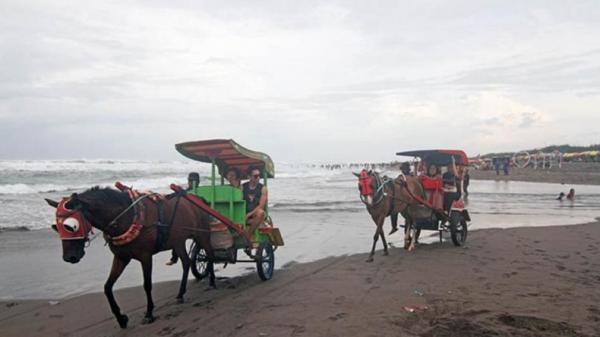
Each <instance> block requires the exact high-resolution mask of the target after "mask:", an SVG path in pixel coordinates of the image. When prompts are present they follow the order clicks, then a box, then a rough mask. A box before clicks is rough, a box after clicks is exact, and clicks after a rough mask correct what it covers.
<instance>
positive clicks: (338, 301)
mask: <svg viewBox="0 0 600 337" xmlns="http://www.w3.org/2000/svg"><path fill="white" fill-rule="evenodd" d="M345 301H346V296H338V297H336V298H335V299H334V300H333V303H334V304H342V303H344V302H345Z"/></svg>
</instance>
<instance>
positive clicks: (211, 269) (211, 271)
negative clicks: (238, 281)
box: [206, 249, 217, 289]
mask: <svg viewBox="0 0 600 337" xmlns="http://www.w3.org/2000/svg"><path fill="white" fill-rule="evenodd" d="M206 255H207V257H208V263H207V265H206V270H207V271H208V285H209V286H210V287H211V288H213V289H217V283H216V282H215V263H214V261H215V255H214V252H213V250H212V249H209V250H207V252H206Z"/></svg>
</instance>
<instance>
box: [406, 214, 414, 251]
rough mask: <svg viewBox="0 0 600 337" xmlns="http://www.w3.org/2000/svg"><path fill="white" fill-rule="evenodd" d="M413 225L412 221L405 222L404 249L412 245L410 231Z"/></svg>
mask: <svg viewBox="0 0 600 337" xmlns="http://www.w3.org/2000/svg"><path fill="white" fill-rule="evenodd" d="M412 227H413V224H412V223H410V221H405V222H404V249H408V247H409V246H410V241H411V238H410V231H411V229H412Z"/></svg>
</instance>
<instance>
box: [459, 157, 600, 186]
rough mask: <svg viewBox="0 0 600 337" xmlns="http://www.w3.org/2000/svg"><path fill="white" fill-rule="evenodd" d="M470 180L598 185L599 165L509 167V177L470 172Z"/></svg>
mask: <svg viewBox="0 0 600 337" xmlns="http://www.w3.org/2000/svg"><path fill="white" fill-rule="evenodd" d="M470 174H471V179H479V180H502V181H511V180H512V181H529V182H541V183H556V184H578V185H600V163H594V162H589V163H585V162H573V163H571V162H569V163H563V165H562V167H561V168H559V167H556V166H555V167H553V168H551V169H544V170H542V169H536V170H534V169H533V168H530V167H528V168H523V169H520V168H517V167H511V169H510V171H509V175H504V173H503V172H502V171H500V174H499V175H496V171H494V170H488V171H482V170H473V169H472V170H470Z"/></svg>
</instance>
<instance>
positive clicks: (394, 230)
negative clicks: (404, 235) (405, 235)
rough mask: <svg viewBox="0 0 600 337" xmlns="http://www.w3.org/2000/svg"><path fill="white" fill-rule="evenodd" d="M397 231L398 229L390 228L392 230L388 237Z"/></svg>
mask: <svg viewBox="0 0 600 337" xmlns="http://www.w3.org/2000/svg"><path fill="white" fill-rule="evenodd" d="M397 231H398V228H392V230H391V231H390V232H389V233H388V235H392V234H394V233H396V232H397Z"/></svg>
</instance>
